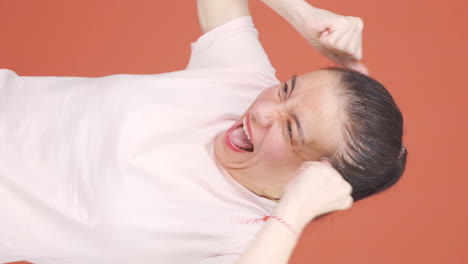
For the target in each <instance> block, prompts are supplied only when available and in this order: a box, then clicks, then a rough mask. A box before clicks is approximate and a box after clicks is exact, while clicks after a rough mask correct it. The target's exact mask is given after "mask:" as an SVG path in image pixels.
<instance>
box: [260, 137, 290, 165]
mask: <svg viewBox="0 0 468 264" xmlns="http://www.w3.org/2000/svg"><path fill="white" fill-rule="evenodd" d="M264 145H265V146H264V147H263V148H262V152H263V153H264V155H263V156H264V157H265V159H267V160H268V161H271V162H275V163H277V164H286V163H291V162H292V161H293V160H294V159H295V156H294V151H293V149H292V147H291V146H290V145H288V143H287V142H286V141H285V140H284V138H283V137H282V136H280V137H279V136H276V137H269V138H267V140H266V141H265V142H264Z"/></svg>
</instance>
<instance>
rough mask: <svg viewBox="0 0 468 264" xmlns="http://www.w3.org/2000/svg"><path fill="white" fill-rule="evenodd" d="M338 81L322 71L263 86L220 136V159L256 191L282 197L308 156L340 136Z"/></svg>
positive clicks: (217, 146)
mask: <svg viewBox="0 0 468 264" xmlns="http://www.w3.org/2000/svg"><path fill="white" fill-rule="evenodd" d="M336 85H337V80H336V77H335V76H334V75H333V73H330V72H328V71H326V70H320V71H315V72H311V73H308V74H305V75H301V76H298V77H293V78H291V79H290V80H288V81H287V82H285V83H282V84H280V85H277V86H273V87H270V88H268V89H266V90H264V91H263V92H262V93H261V94H260V95H259V96H258V97H257V98H256V99H255V101H254V102H253V104H252V105H251V106H250V107H249V108H248V109H247V111H246V112H245V113H244V115H243V116H242V117H241V118H240V119H239V120H238V121H237V122H236V123H234V125H233V126H232V127H231V128H229V129H228V130H227V131H224V132H222V133H220V134H219V135H218V136H217V137H216V140H215V156H216V158H217V160H218V161H219V162H220V164H221V165H222V166H223V167H224V168H225V169H226V170H227V172H228V173H229V174H230V175H231V176H232V177H233V178H234V179H235V180H237V181H238V182H239V183H241V184H242V185H244V186H245V187H246V188H248V189H249V190H251V191H252V192H254V193H256V194H257V195H260V196H265V197H267V198H273V199H274V198H280V197H281V194H282V190H283V188H284V187H285V185H286V184H287V183H288V182H289V180H291V179H292V178H293V177H294V176H295V172H296V170H297V168H298V167H299V166H300V165H301V164H302V163H303V162H304V161H306V160H319V159H320V158H321V157H322V154H323V153H325V152H326V151H327V150H329V149H330V148H332V147H333V146H335V145H336V144H338V143H339V142H340V140H341V130H340V129H341V122H342V121H341V120H342V119H341V118H340V116H341V115H340V111H339V107H338V103H339V101H338V96H337V94H336V91H335V88H334V86H336ZM245 131H247V133H246V132H245ZM246 134H248V135H249V137H250V140H249V139H248V138H247V137H246ZM250 142H251V143H250ZM252 147H253V148H252Z"/></svg>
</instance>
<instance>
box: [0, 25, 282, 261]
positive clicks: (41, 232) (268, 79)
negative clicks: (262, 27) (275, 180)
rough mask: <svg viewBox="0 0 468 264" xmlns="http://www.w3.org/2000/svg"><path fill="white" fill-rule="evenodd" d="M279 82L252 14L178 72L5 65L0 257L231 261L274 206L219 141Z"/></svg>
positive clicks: (0, 85)
mask: <svg viewBox="0 0 468 264" xmlns="http://www.w3.org/2000/svg"><path fill="white" fill-rule="evenodd" d="M276 84H278V80H277V79H276V78H275V70H274V69H273V68H272V67H271V65H270V62H269V60H268V57H267V55H266V54H265V52H264V51H263V49H262V47H261V45H260V43H259V42H258V37H257V31H256V30H255V28H254V26H253V24H252V21H251V18H250V17H241V18H237V19H234V20H232V21H230V22H228V23H226V24H224V25H222V26H220V27H217V28H215V29H213V30H212V31H210V32H208V33H207V34H205V35H203V36H201V37H200V38H199V39H198V40H197V41H196V42H195V43H193V44H192V56H191V59H190V63H189V65H188V67H187V69H186V70H183V71H178V72H171V73H165V74H155V75H124V74H120V75H111V76H106V77H100V78H84V77H19V76H17V75H16V74H15V73H14V72H12V71H10V70H0V146H1V147H0V263H3V262H9V261H19V260H27V261H31V262H34V263H36V264H69V263H80V264H86V263H139V264H141V263H223V264H224V263H226V264H227V263H233V262H234V261H235V259H237V257H238V256H239V255H240V254H241V253H242V252H243V251H244V250H245V248H246V246H247V245H248V243H249V242H250V240H251V239H252V238H253V237H254V236H255V233H256V232H257V231H258V230H259V229H260V227H261V226H262V222H257V223H254V224H245V220H246V219H251V218H258V217H262V216H264V215H268V214H270V213H271V212H272V211H273V209H274V207H275V205H276V203H275V202H273V201H270V200H267V199H265V198H262V197H259V196H256V195H255V194H253V193H252V192H250V191H249V190H247V189H246V188H245V187H243V186H242V185H240V184H239V183H237V182H236V181H235V180H233V179H232V178H231V177H230V176H229V175H228V174H227V173H226V172H225V171H224V169H223V168H222V167H221V166H220V165H219V164H217V162H216V161H215V160H214V156H213V140H214V137H215V136H216V135H217V134H218V133H220V132H222V131H224V130H226V129H228V128H229V127H230V126H231V125H232V124H233V123H234V121H236V120H238V118H239V117H240V116H241V114H242V113H243V112H244V111H245V110H246V109H247V108H248V106H249V105H250V104H251V103H252V102H253V100H254V99H255V98H256V96H257V95H258V94H259V93H260V92H261V90H262V89H264V88H267V87H270V86H273V85H276Z"/></svg>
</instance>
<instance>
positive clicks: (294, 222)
mask: <svg viewBox="0 0 468 264" xmlns="http://www.w3.org/2000/svg"><path fill="white" fill-rule="evenodd" d="M272 215H276V216H279V217H281V219H283V220H284V221H285V222H286V223H288V224H289V225H290V226H291V227H292V228H293V229H294V230H295V231H297V233H299V234H300V233H302V231H303V230H304V228H305V227H306V225H307V224H308V223H309V222H310V219H307V220H306V219H305V218H303V217H301V215H300V210H298V209H297V208H295V206H294V205H291V206H289V205H286V204H281V202H280V203H279V204H278V207H277V208H276V210H275V211H274V212H273V214H272Z"/></svg>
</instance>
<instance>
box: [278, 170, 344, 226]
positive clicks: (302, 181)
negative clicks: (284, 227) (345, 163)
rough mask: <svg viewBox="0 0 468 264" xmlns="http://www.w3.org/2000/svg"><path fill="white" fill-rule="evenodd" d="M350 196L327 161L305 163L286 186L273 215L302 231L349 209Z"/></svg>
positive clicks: (339, 177) (341, 180)
mask: <svg viewBox="0 0 468 264" xmlns="http://www.w3.org/2000/svg"><path fill="white" fill-rule="evenodd" d="M351 192H352V187H351V185H350V184H349V183H348V182H347V181H345V180H344V179H343V177H341V175H340V174H339V173H338V172H337V171H336V170H335V169H334V168H333V167H332V165H331V164H330V163H329V162H328V161H321V162H318V161H306V162H304V163H303V164H302V166H301V167H300V168H299V169H298V173H297V176H296V177H295V178H293V179H292V180H291V181H290V182H289V183H288V185H286V187H285V189H284V191H283V195H282V197H281V200H280V203H279V204H278V207H277V211H276V213H278V214H279V215H280V216H281V215H282V214H283V216H284V217H285V218H286V219H288V220H289V221H291V222H293V223H294V225H295V226H296V227H298V228H302V227H304V226H305V225H307V223H308V222H310V221H311V220H313V219H314V218H316V217H317V216H319V215H322V214H326V213H329V212H332V211H335V210H345V209H348V208H350V207H351V206H352V203H353V198H352V196H351Z"/></svg>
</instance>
